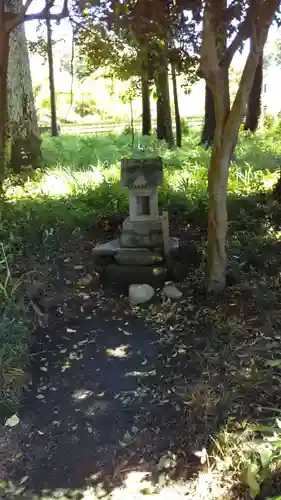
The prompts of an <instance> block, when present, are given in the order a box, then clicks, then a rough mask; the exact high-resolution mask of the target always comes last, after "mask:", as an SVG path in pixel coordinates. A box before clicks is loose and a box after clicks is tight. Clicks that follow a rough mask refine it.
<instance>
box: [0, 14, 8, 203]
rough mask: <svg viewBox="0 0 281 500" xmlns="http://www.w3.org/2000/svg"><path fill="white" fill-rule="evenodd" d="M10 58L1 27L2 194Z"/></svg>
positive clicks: (0, 123)
mask: <svg viewBox="0 0 281 500" xmlns="http://www.w3.org/2000/svg"><path fill="white" fill-rule="evenodd" d="M1 24H2V23H1ZM0 28H2V26H0ZM8 59H9V34H8V33H7V32H6V31H5V30H4V29H0V196H2V195H3V183H4V180H5V163H6V161H5V153H6V132H7V131H6V124H7V74H8Z"/></svg>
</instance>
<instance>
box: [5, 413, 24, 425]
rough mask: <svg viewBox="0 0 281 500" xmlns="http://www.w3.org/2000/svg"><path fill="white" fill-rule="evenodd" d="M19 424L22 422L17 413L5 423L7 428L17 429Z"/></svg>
mask: <svg viewBox="0 0 281 500" xmlns="http://www.w3.org/2000/svg"><path fill="white" fill-rule="evenodd" d="M19 422H20V419H19V417H18V416H17V414H16V413H15V414H14V415H12V416H11V417H10V418H7V420H6V422H5V426H6V427H15V426H16V425H18V424H19Z"/></svg>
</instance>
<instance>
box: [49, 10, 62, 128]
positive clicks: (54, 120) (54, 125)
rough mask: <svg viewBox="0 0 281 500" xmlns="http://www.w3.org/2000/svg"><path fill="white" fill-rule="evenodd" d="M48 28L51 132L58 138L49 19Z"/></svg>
mask: <svg viewBox="0 0 281 500" xmlns="http://www.w3.org/2000/svg"><path fill="white" fill-rule="evenodd" d="M46 27H47V50H48V63H49V86H50V101H51V131H52V136H53V137H57V136H58V135H59V132H58V124H57V109H56V93H55V79H54V60H53V46H52V27H51V21H50V19H48V18H47V19H46Z"/></svg>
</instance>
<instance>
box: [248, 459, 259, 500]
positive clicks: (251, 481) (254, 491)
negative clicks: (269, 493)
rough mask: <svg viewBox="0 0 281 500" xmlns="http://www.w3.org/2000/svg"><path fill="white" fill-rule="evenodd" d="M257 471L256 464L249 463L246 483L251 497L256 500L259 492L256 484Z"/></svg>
mask: <svg viewBox="0 0 281 500" xmlns="http://www.w3.org/2000/svg"><path fill="white" fill-rule="evenodd" d="M258 470H259V467H258V465H257V464H253V463H250V464H249V465H248V468H247V471H246V483H247V485H248V486H249V488H250V492H251V497H252V498H256V496H257V495H258V494H259V492H260V484H259V482H258Z"/></svg>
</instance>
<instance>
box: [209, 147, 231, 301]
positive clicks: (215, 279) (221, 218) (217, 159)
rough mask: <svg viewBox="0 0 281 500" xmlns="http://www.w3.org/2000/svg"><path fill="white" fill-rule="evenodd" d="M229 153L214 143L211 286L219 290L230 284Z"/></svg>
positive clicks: (211, 186) (216, 291)
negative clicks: (228, 277)
mask: <svg viewBox="0 0 281 500" xmlns="http://www.w3.org/2000/svg"><path fill="white" fill-rule="evenodd" d="M229 160H230V157H229V154H228V152H227V151H224V150H223V149H222V148H221V147H220V146H219V145H214V146H213V149H212V156H211V162H210V167H209V171H208V195H209V212H208V265H207V282H208V290H209V291H212V292H214V293H219V292H221V290H223V289H224V288H225V284H226V267H227V254H226V246H225V243H226V236H227V205H226V200H227V184H228V171H229V168H228V166H229Z"/></svg>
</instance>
